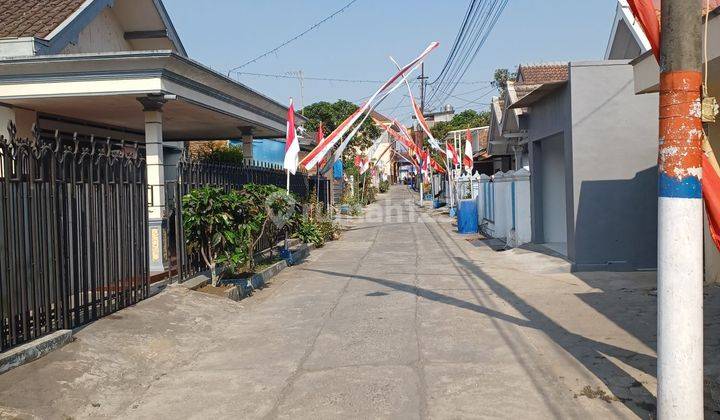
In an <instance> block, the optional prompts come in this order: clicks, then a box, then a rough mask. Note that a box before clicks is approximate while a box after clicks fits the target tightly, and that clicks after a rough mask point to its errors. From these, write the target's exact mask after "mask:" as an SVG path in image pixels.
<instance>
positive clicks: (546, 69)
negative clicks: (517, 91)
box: [518, 63, 568, 84]
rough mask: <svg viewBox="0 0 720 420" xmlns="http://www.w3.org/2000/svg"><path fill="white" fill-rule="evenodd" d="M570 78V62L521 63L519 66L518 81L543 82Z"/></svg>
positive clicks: (524, 82)
mask: <svg viewBox="0 0 720 420" xmlns="http://www.w3.org/2000/svg"><path fill="white" fill-rule="evenodd" d="M567 79H568V63H543V64H521V65H520V67H518V82H520V83H523V84H542V83H548V82H559V81H563V80H567Z"/></svg>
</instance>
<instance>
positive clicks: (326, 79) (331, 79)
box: [233, 71, 491, 89]
mask: <svg viewBox="0 0 720 420" xmlns="http://www.w3.org/2000/svg"><path fill="white" fill-rule="evenodd" d="M233 73H234V74H235V75H237V76H253V77H269V78H275V79H294V80H295V79H297V75H293V74H291V73H289V72H288V73H276V74H271V73H251V72H239V71H235V72H233ZM303 79H304V80H313V81H321V82H337V83H385V82H386V80H367V79H345V78H336V77H310V76H303ZM411 83H412V82H411ZM486 83H491V82H490V81H488V80H476V81H462V82H460V84H463V85H479V84H486ZM483 89H484V88H483Z"/></svg>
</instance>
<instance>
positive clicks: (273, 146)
mask: <svg viewBox="0 0 720 420" xmlns="http://www.w3.org/2000/svg"><path fill="white" fill-rule="evenodd" d="M230 145H231V146H237V147H242V140H230ZM253 159H254V160H256V161H259V162H267V163H274V164H278V165H282V164H283V161H284V160H285V140H282V141H278V140H270V139H254V140H253Z"/></svg>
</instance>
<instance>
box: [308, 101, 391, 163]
mask: <svg viewBox="0 0 720 420" xmlns="http://www.w3.org/2000/svg"><path fill="white" fill-rule="evenodd" d="M357 109H358V106H357V105H355V104H354V103H352V102H350V101H346V100H342V99H341V100H338V101H336V102H335V103H330V102H325V101H322V102H315V103H314V104H311V105H308V106H306V107H305V108H303V115H304V116H305V118H307V119H308V122H307V123H305V129H307V130H308V131H317V130H318V127H319V125H320V122H322V124H323V131H324V132H325V134H328V133H330V132H331V131H333V130H335V129H336V128H337V127H338V126H339V125H340V124H341V123H342V122H343V121H345V120H346V119H347V118H348V117H349V116H350V115H351V114H352V113H353V112H355V111H356V110H357ZM380 134H381V133H380V129H379V128H378V127H377V126H376V125H375V123H373V121H372V120H371V119H369V118H368V119H367V120H366V121H365V123H363V125H362V128H361V129H360V131H358V134H357V135H356V136H355V138H353V140H352V141H351V142H350V144H349V145H348V147H347V149H345V153H344V155H343V159H344V160H345V161H348V159H350V160H351V159H352V157H353V156H355V154H356V150H365V149H367V148H368V147H370V146H371V145H372V142H373V141H374V140H375V139H376V138H378V137H380Z"/></svg>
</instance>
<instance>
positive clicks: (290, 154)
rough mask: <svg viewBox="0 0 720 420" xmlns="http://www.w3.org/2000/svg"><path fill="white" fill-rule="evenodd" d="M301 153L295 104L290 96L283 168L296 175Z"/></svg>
mask: <svg viewBox="0 0 720 420" xmlns="http://www.w3.org/2000/svg"><path fill="white" fill-rule="evenodd" d="M299 155H300V141H299V140H298V138H297V130H296V129H295V106H294V105H293V101H292V98H290V107H289V108H288V117H287V134H286V135H285V162H284V164H283V168H285V169H286V170H288V171H290V173H291V174H293V175H295V172H297V168H298V157H299Z"/></svg>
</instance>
